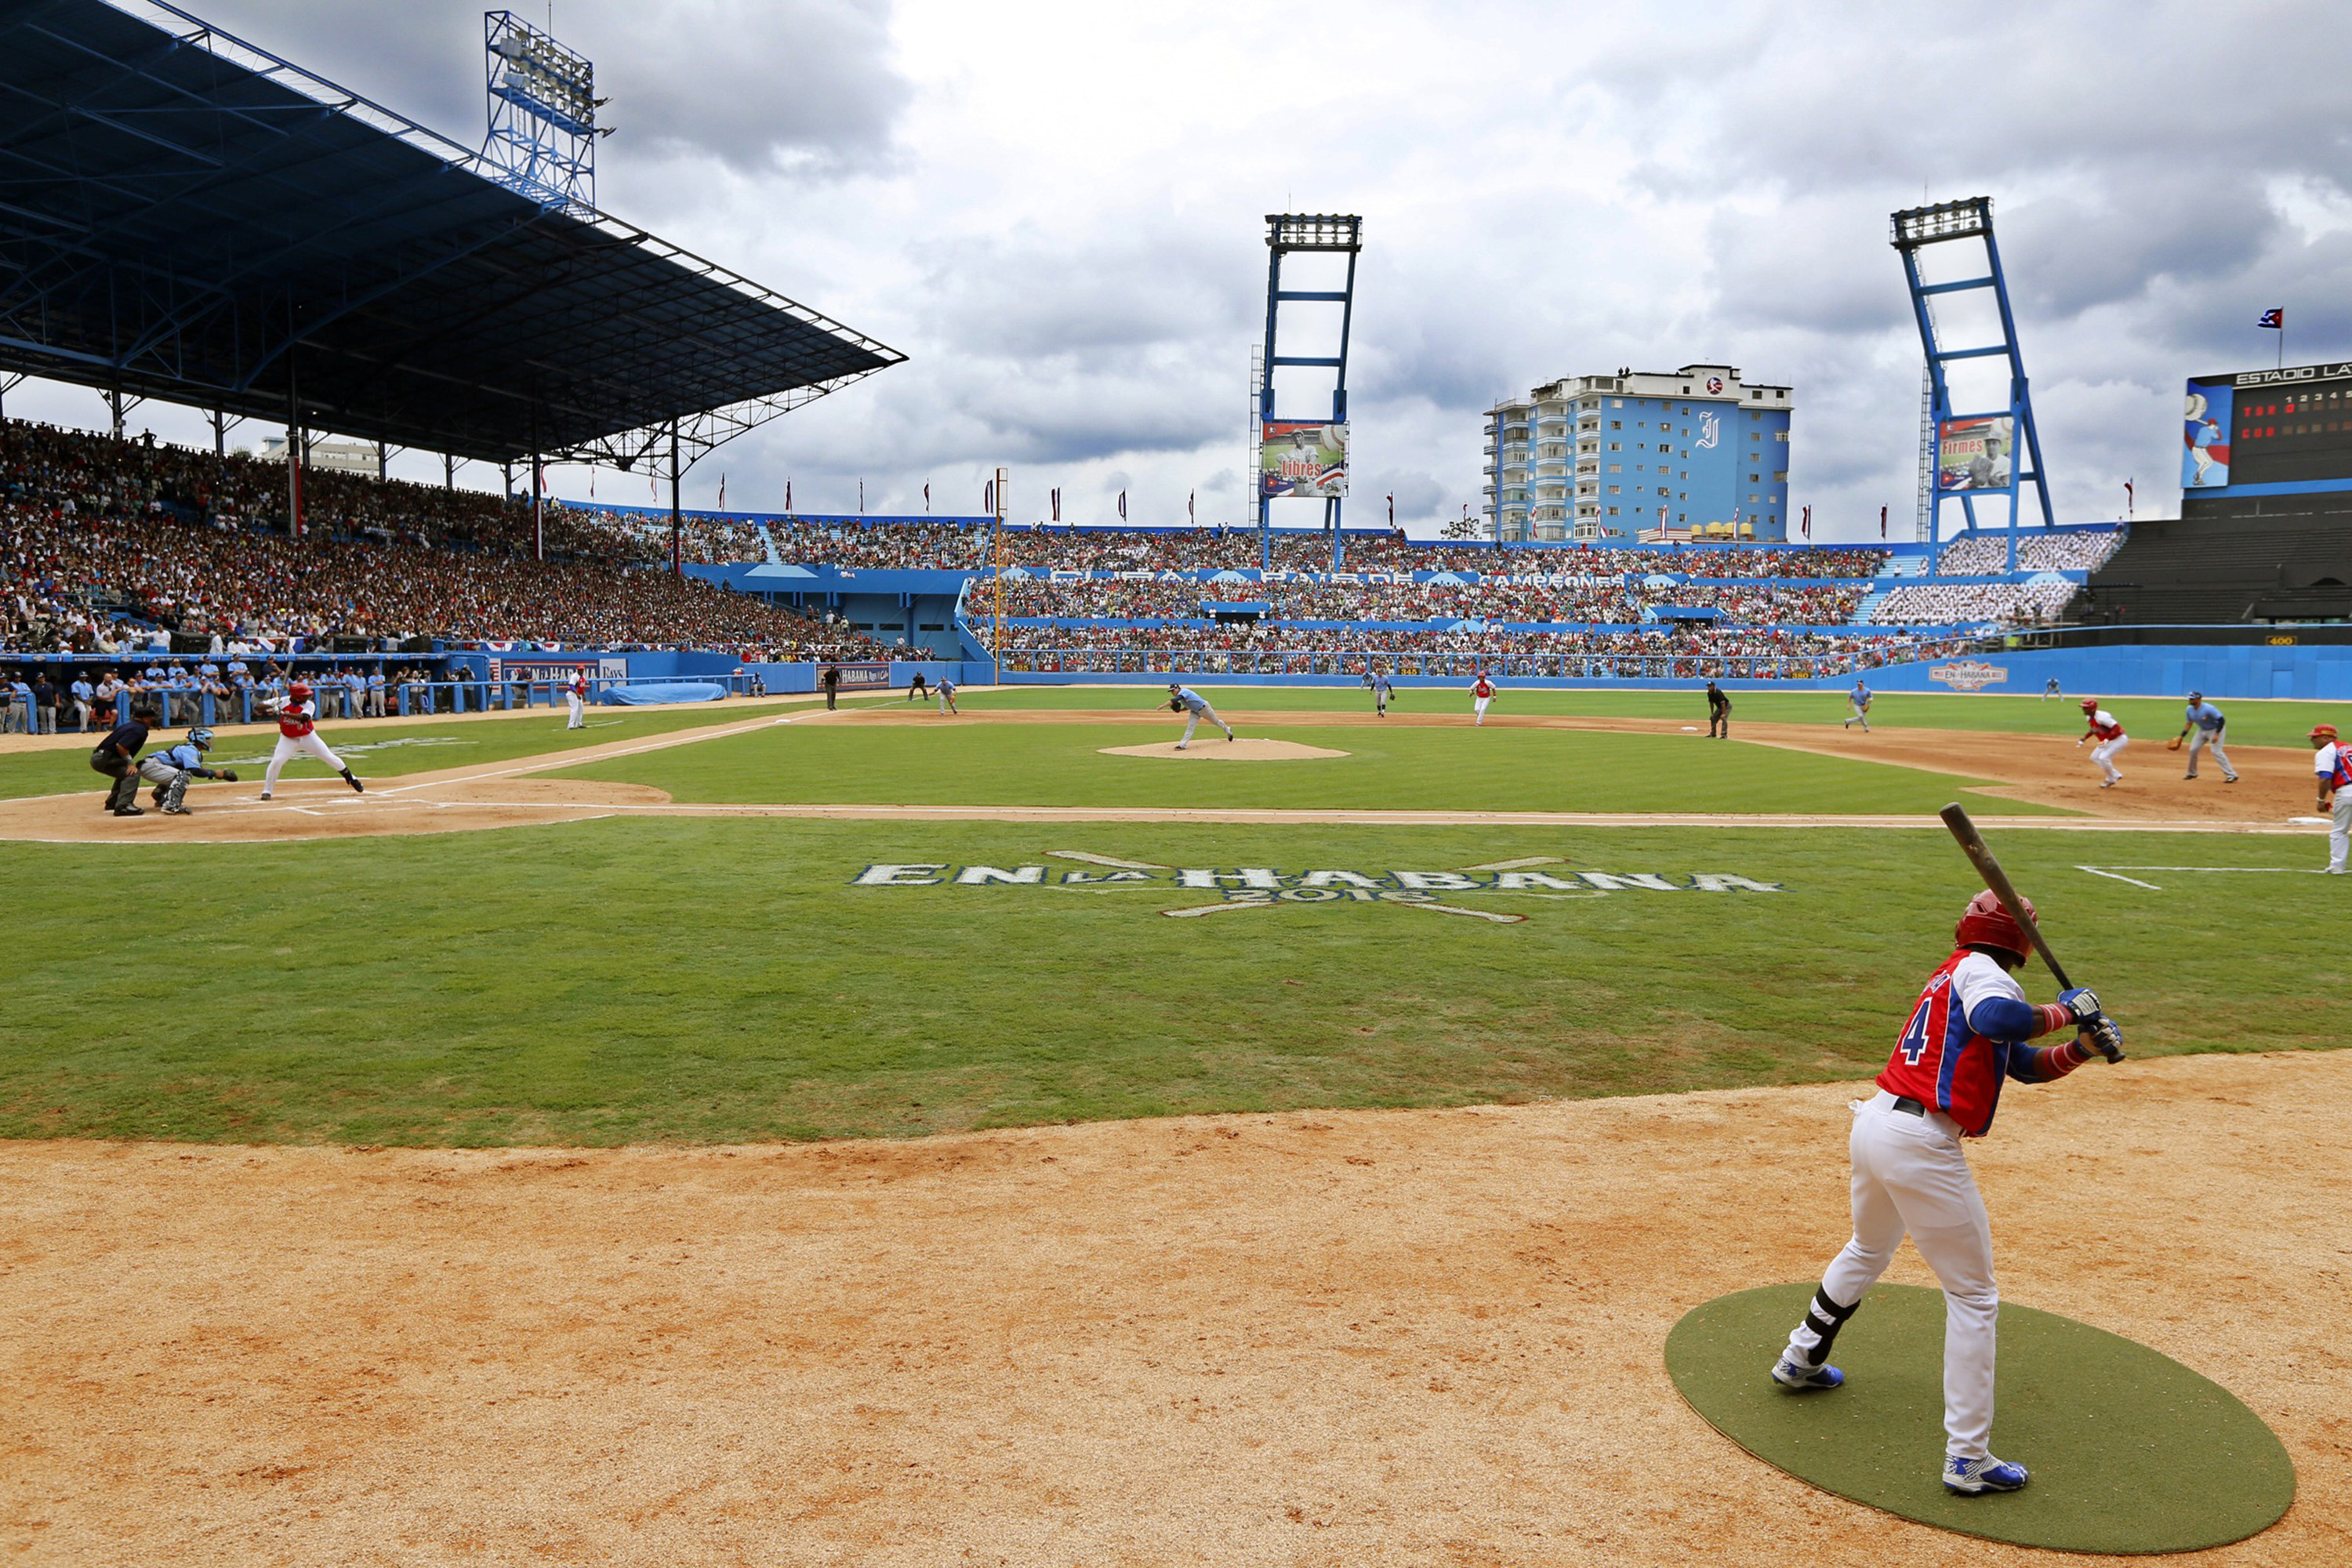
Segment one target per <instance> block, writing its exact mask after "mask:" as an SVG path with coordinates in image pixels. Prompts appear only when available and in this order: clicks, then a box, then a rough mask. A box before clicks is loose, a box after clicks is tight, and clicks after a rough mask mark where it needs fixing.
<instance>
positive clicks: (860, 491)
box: [857, 479, 866, 517]
mask: <svg viewBox="0 0 2352 1568" xmlns="http://www.w3.org/2000/svg"><path fill="white" fill-rule="evenodd" d="M857 515H858V516H860V517H864V516H865V515H866V481H865V480H864V479H860V480H858V481H857Z"/></svg>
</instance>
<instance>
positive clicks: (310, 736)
mask: <svg viewBox="0 0 2352 1568" xmlns="http://www.w3.org/2000/svg"><path fill="white" fill-rule="evenodd" d="M318 717H319V705H318V702H317V700H315V699H313V698H312V696H311V695H310V687H309V685H307V684H306V683H304V682H302V681H299V680H298V681H296V682H294V683H293V684H292V685H290V686H289V687H288V688H287V689H286V700H285V701H283V702H280V703H279V704H278V749H277V750H276V751H273V752H270V753H269V766H268V767H267V768H265V769H263V770H262V774H261V798H262V799H264V800H268V798H269V797H270V796H271V795H274V794H276V793H277V790H278V770H279V769H281V768H283V767H284V766H285V765H286V764H287V763H289V762H292V761H293V760H294V759H295V758H296V757H314V758H316V759H318V760H319V761H320V762H322V763H326V764H327V765H328V766H329V767H331V768H332V769H334V770H335V771H336V772H337V773H341V774H342V775H343V782H344V783H345V784H349V785H351V786H352V788H353V789H355V790H359V791H362V793H364V792H365V790H366V788H367V786H366V785H365V784H362V783H360V781H359V780H358V779H357V778H354V777H353V776H352V770H351V769H349V768H347V767H345V766H343V759H342V758H341V757H339V756H337V755H335V753H334V752H331V751H329V750H328V749H327V742H324V741H321V740H320V739H319V733H318V722H317V721H318Z"/></svg>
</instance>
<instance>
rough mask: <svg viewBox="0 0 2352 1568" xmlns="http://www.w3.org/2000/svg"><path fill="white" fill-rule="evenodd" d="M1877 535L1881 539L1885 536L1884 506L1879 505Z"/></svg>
mask: <svg viewBox="0 0 2352 1568" xmlns="http://www.w3.org/2000/svg"><path fill="white" fill-rule="evenodd" d="M1878 537H1879V538H1881V539H1884V538H1885V537H1886V509H1885V507H1880V508H1879V509H1878Z"/></svg>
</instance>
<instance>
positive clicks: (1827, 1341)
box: [1805, 1289, 1862, 1366]
mask: <svg viewBox="0 0 2352 1568" xmlns="http://www.w3.org/2000/svg"><path fill="white" fill-rule="evenodd" d="M1861 1305H1862V1303H1861V1302H1860V1301H1856V1302H1855V1303H1854V1304H1853V1306H1852V1307H1841V1306H1839V1305H1838V1304H1837V1303H1836V1302H1835V1301H1832V1300H1830V1293H1829V1292H1828V1291H1827V1290H1826V1289H1817V1290H1815V1291H1814V1292H1813V1304H1812V1305H1811V1306H1810V1307H1808V1308H1806V1309H1805V1321H1807V1322H1808V1323H1811V1325H1812V1326H1813V1332H1815V1333H1817V1334H1819V1335H1821V1336H1822V1342H1821V1343H1820V1344H1817V1345H1815V1346H1814V1347H1813V1361H1812V1364H1813V1365H1815V1366H1823V1365H1826V1364H1828V1362H1829V1359H1830V1347H1831V1346H1832V1345H1833V1344H1835V1343H1837V1337H1838V1331H1839V1330H1840V1329H1842V1328H1844V1327H1845V1321H1846V1320H1847V1319H1848V1318H1851V1317H1853V1314H1854V1310H1855V1308H1858V1307H1860V1306H1861Z"/></svg>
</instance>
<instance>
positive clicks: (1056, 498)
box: [1054, 485, 1062, 522]
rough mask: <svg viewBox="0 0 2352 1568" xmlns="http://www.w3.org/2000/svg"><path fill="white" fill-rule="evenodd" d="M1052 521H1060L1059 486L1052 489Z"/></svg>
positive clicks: (1060, 495) (1060, 496) (1060, 488)
mask: <svg viewBox="0 0 2352 1568" xmlns="http://www.w3.org/2000/svg"><path fill="white" fill-rule="evenodd" d="M1054 521H1055V522H1059V521H1062V487H1061V486H1059V485H1055V487H1054Z"/></svg>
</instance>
